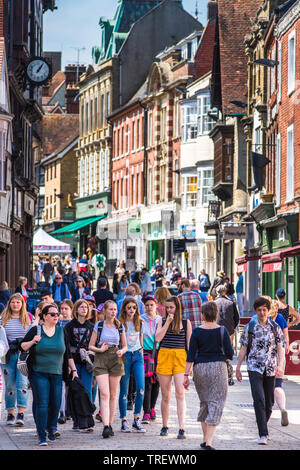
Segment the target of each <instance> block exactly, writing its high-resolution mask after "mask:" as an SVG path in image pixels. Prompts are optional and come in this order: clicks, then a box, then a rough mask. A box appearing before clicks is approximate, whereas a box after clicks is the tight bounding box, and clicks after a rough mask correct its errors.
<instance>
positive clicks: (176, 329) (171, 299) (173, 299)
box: [166, 295, 182, 335]
mask: <svg viewBox="0 0 300 470" xmlns="http://www.w3.org/2000/svg"><path fill="white" fill-rule="evenodd" d="M166 302H172V303H173V304H174V305H175V307H176V310H175V315H174V327H173V328H172V323H171V325H170V326H169V328H168V331H169V332H172V333H175V334H176V335H179V333H180V322H181V319H182V310H181V303H180V300H179V299H178V297H176V296H175V295H172V296H171V297H169V298H168V299H167V300H166ZM167 316H168V312H167V309H166V318H167Z"/></svg>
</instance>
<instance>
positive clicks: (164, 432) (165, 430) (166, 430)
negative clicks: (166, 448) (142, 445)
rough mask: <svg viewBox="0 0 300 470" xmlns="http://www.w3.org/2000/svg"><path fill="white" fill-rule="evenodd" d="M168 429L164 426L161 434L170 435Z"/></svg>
mask: <svg viewBox="0 0 300 470" xmlns="http://www.w3.org/2000/svg"><path fill="white" fill-rule="evenodd" d="M168 430H169V428H168V427H166V426H164V427H162V428H161V431H160V436H167V435H168Z"/></svg>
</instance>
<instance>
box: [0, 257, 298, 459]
mask: <svg viewBox="0 0 300 470" xmlns="http://www.w3.org/2000/svg"><path fill="white" fill-rule="evenodd" d="M48 264H49V265H50V266H48ZM66 264H67V263H65V264H64V265H63V264H60V263H56V266H53V264H51V263H50V262H49V263H48V262H47V263H44V265H43V267H42V268H41V267H40V268H39V269H40V272H41V273H43V276H44V279H46V278H47V276H49V277H48V279H49V288H47V289H46V290H43V291H42V292H41V302H40V303H39V304H38V305H37V307H36V309H35V312H34V313H35V317H34V316H33V315H32V314H31V313H30V312H29V311H28V309H27V305H26V301H27V299H28V296H29V294H28V293H29V292H30V289H29V287H28V284H27V279H25V278H20V283H19V286H18V288H17V292H16V293H14V294H12V295H11V293H10V290H9V288H8V285H7V283H5V282H2V283H1V284H0V301H1V304H3V310H2V314H1V311H0V314H1V316H0V363H1V371H2V373H3V375H2V374H0V395H1V393H2V390H3V389H5V409H6V411H7V417H6V423H7V425H14V424H15V425H17V426H22V425H24V421H25V412H26V408H27V403H28V390H29V389H28V384H30V388H31V391H32V397H33V402H32V412H33V417H34V421H35V425H36V429H37V434H38V439H39V445H41V446H46V445H47V438H48V440H50V441H54V440H55V439H56V438H57V437H58V436H59V435H60V432H59V431H58V429H57V426H58V424H61V425H62V424H64V423H66V421H67V420H68V419H72V420H73V428H72V429H73V431H78V432H88V433H89V432H92V431H93V429H94V420H93V417H92V413H93V410H96V408H95V401H96V397H97V391H98V397H99V412H98V413H97V414H96V419H98V420H99V421H101V422H102V424H103V430H102V436H103V438H104V439H107V438H111V437H113V436H114V434H115V433H114V430H113V424H114V420H115V415H116V409H117V407H118V414H119V418H120V430H121V432H124V433H127V432H138V433H145V432H146V431H147V427H148V426H149V425H150V423H151V422H152V421H155V420H156V416H157V409H156V407H157V400H158V397H159V394H161V410H160V412H161V418H162V427H161V430H160V436H162V437H166V436H168V433H169V427H168V426H169V416H170V399H171V394H172V391H173V387H174V392H175V397H176V403H177V419H178V433H177V438H178V439H186V438H187V437H188V436H187V434H186V429H185V421H186V402H185V400H186V397H185V390H187V389H189V387H190V386H191V377H193V383H194V386H195V389H196V392H197V394H198V397H199V402H200V411H199V414H198V418H197V419H198V421H199V422H200V423H201V427H202V433H203V439H202V442H201V444H200V448H201V449H202V450H213V449H214V447H213V437H214V434H215V431H216V428H217V426H218V425H219V423H220V420H221V418H222V413H223V410H224V406H225V403H226V398H227V394H228V385H232V384H233V383H234V382H233V381H232V380H231V381H230V380H229V374H228V371H229V369H230V367H231V361H232V358H233V354H234V351H233V338H234V335H235V332H236V330H237V327H238V325H239V321H240V308H239V306H240V305H241V302H242V300H241V296H240V295H238V294H241V293H242V289H241V283H242V280H241V276H239V279H238V284H239V285H237V286H236V291H235V290H234V287H233V285H232V283H231V282H230V280H229V278H227V277H226V275H225V273H224V272H221V271H220V272H218V273H217V277H216V278H215V279H214V281H213V283H212V284H211V281H210V279H209V276H208V275H207V274H206V273H205V271H204V270H202V271H201V273H200V275H199V276H198V278H197V277H196V276H195V275H194V274H193V273H192V272H191V271H190V272H189V276H188V278H183V277H182V276H181V273H180V270H179V269H178V267H176V268H173V266H171V264H170V263H169V265H168V267H167V269H166V270H165V271H164V269H163V266H162V265H161V264H160V262H159V260H157V262H156V263H155V266H154V267H153V268H152V270H151V271H150V272H149V271H148V270H147V269H143V270H142V271H141V272H135V273H128V271H126V265H125V263H124V262H123V263H120V266H118V268H117V269H116V272H115V276H114V279H113V282H112V283H111V287H110V284H109V279H108V278H107V276H106V275H105V271H101V273H100V274H101V276H100V277H99V278H98V279H97V288H96V289H93V288H92V283H91V277H89V276H87V273H88V268H87V266H88V263H87V260H86V259H85V258H84V257H82V258H80V259H79V262H78V263H77V267H76V266H73V268H72V267H71V265H70V266H69V268H68V269H67V270H66V269H65V268H66ZM73 269H74V270H73ZM151 278H152V280H151ZM36 279H38V278H36ZM39 279H40V278H39ZM174 281H175V282H174ZM175 283H176V289H177V291H176V295H172V294H173V292H174V290H172V288H173V287H174V284H175ZM235 294H236V296H237V298H236V297H235ZM276 297H277V298H276V300H272V299H271V298H266V297H259V298H258V299H257V300H256V301H255V303H254V310H255V312H256V316H254V317H253V318H252V319H251V321H250V322H249V323H248V324H247V325H246V326H245V328H244V331H243V334H242V336H241V340H240V342H241V347H240V352H239V356H238V363H237V368H236V378H237V380H238V381H241V380H242V374H241V365H242V363H243V361H244V360H246V361H247V368H248V374H249V382H250V387H251V393H252V396H253V402H254V410H255V416H256V421H257V426H258V433H259V441H258V442H259V444H266V443H267V439H268V434H269V431H268V426H267V424H268V420H269V418H270V416H271V413H272V408H273V405H274V402H275V401H276V403H277V404H278V407H279V409H280V411H281V416H282V418H281V424H282V425H283V426H286V425H288V413H287V410H286V397H285V394H284V390H283V387H282V375H283V373H284V366H285V364H284V356H285V354H284V353H287V351H288V344H289V337H288V328H289V327H291V326H293V325H296V324H298V323H299V321H300V315H299V314H298V313H297V312H296V311H295V310H294V309H292V307H290V306H289V305H288V304H286V303H285V292H284V291H283V289H279V290H278V291H277V292H276ZM22 351H23V352H26V351H28V352H29V358H28V362H27V363H28V369H29V373H28V377H26V376H24V375H22V374H21V372H20V371H19V368H18V358H19V354H20V352H22ZM3 382H5V387H3ZM78 386H79V387H81V388H82V390H83V391H84V393H80V394H79V392H77V391H76V387H77V389H78ZM82 390H81V392H82ZM76 393H78V395H76V396H77V397H79V396H80V400H82V401H81V404H82V403H85V409H86V410H87V411H86V413H87V416H88V419H86V420H85V421H82V419H81V418H80V417H79V415H78V413H77V411H76V406H74V402H73V404H72V406H71V405H70V406H69V404H70V402H71V401H72V400H71V399H70V397H73V396H74V394H76ZM84 394H86V396H84ZM130 402H133V421H132V423H131V426H130V424H129V421H128V410H129V409H130ZM82 406H83V405H82Z"/></svg>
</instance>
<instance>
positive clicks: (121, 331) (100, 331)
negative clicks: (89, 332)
mask: <svg viewBox="0 0 300 470" xmlns="http://www.w3.org/2000/svg"><path fill="white" fill-rule="evenodd" d="M103 325H104V321H103V320H102V321H99V324H98V332H97V342H96V344H99V342H100V338H101V333H102V330H103ZM118 331H119V336H120V341H119V349H122V344H121V335H122V333H123V325H122V323H121V324H120V326H119V328H118Z"/></svg>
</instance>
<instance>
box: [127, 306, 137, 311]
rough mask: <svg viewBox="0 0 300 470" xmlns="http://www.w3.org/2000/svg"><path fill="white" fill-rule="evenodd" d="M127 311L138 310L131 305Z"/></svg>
mask: <svg viewBox="0 0 300 470" xmlns="http://www.w3.org/2000/svg"><path fill="white" fill-rule="evenodd" d="M127 309H128V310H131V309H133V310H136V307H135V306H134V305H130V306H127Z"/></svg>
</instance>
